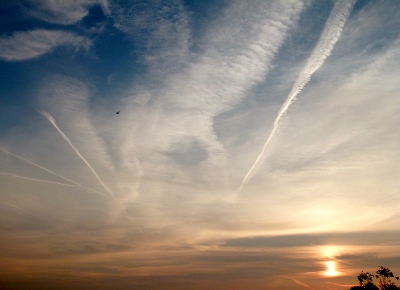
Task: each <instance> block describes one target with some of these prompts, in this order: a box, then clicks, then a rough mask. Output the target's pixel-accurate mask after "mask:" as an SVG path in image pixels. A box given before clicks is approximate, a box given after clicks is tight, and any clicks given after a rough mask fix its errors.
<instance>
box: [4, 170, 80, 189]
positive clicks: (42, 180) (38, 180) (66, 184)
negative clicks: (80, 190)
mask: <svg viewBox="0 0 400 290" xmlns="http://www.w3.org/2000/svg"><path fill="white" fill-rule="evenodd" d="M0 175H7V176H11V177H15V178H21V179H26V180H31V181H37V182H45V183H52V184H58V185H63V186H76V185H75V184H69V183H61V182H56V181H50V180H45V179H37V178H30V177H25V176H21V175H16V174H13V173H8V172H0Z"/></svg>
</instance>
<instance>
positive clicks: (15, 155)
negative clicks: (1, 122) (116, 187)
mask: <svg viewBox="0 0 400 290" xmlns="http://www.w3.org/2000/svg"><path fill="white" fill-rule="evenodd" d="M0 150H1V151H3V152H5V153H7V154H9V155H11V156H14V157H15V158H18V159H20V160H22V161H25V162H26V163H29V164H32V165H34V166H36V167H39V168H40V169H42V170H44V171H46V172H48V173H51V174H53V175H55V176H58V177H60V178H62V179H64V180H66V181H68V182H71V183H72V184H75V185H76V186H78V187H81V188H83V189H86V190H90V191H93V192H95V193H98V194H100V195H103V196H104V194H102V193H101V192H99V191H97V190H94V189H91V188H89V187H86V186H83V185H81V184H79V183H76V182H75V181H72V180H71V179H68V178H66V177H64V176H62V175H59V174H57V173H55V172H53V171H51V170H49V169H47V168H45V167H43V166H40V165H39V164H36V163H34V162H32V161H29V160H27V159H25V158H23V157H21V156H18V155H17V154H14V153H11V152H10V151H8V150H6V149H3V148H1V147H0Z"/></svg>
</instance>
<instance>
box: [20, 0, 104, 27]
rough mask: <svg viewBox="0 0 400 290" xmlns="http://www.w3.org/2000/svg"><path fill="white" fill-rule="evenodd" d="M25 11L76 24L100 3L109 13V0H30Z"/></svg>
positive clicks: (52, 19) (41, 17)
mask: <svg viewBox="0 0 400 290" xmlns="http://www.w3.org/2000/svg"><path fill="white" fill-rule="evenodd" d="M28 3H29V4H28V5H25V6H26V9H25V12H26V13H28V14H30V15H32V16H34V17H37V18H40V19H41V20H44V21H47V22H51V23H58V24H64V25H68V24H74V23H76V22H78V21H79V20H81V19H82V18H83V17H85V16H86V15H87V14H88V9H89V8H90V7H91V6H94V5H100V6H101V7H102V9H103V12H104V13H106V14H108V13H109V8H108V6H109V4H108V1H107V0H74V1H63V0H29V1H28Z"/></svg>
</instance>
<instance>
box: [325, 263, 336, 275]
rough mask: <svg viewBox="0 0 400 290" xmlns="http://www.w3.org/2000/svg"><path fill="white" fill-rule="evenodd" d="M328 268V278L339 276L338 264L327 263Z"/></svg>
mask: <svg viewBox="0 0 400 290" xmlns="http://www.w3.org/2000/svg"><path fill="white" fill-rule="evenodd" d="M326 266H327V270H326V271H325V275H326V276H330V277H333V276H337V275H339V272H338V271H336V263H335V262H333V261H329V262H326Z"/></svg>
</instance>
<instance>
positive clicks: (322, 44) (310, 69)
mask: <svg viewBox="0 0 400 290" xmlns="http://www.w3.org/2000/svg"><path fill="white" fill-rule="evenodd" d="M354 2H355V1H350V2H347V1H338V2H337V3H336V4H335V7H334V8H333V10H332V12H331V15H330V16H329V18H328V20H327V22H326V25H325V28H324V30H323V32H322V35H321V37H320V40H319V41H318V43H317V45H316V47H315V49H314V51H313V52H312V54H311V56H310V58H309V59H308V61H307V63H306V65H305V67H304V69H303V70H302V71H301V73H300V76H299V77H298V78H297V80H296V82H295V84H294V85H293V87H292V89H291V91H290V93H289V95H288V97H287V99H286V101H285V103H284V104H283V105H282V107H281V109H280V110H279V113H278V116H277V117H276V119H275V121H274V126H273V129H272V131H271V133H270V134H269V136H268V139H267V141H266V142H265V144H264V146H263V148H262V150H261V153H260V154H259V155H258V157H257V159H256V161H255V162H254V164H253V165H252V167H251V168H250V170H249V171H248V172H247V174H246V176H245V177H244V179H243V181H242V183H241V185H240V187H239V189H238V191H240V190H241V188H242V187H243V185H244V184H245V183H246V181H247V180H248V178H250V177H251V174H252V173H253V171H254V170H255V168H256V166H257V164H258V163H259V161H260V160H262V157H263V156H264V152H265V148H266V147H267V145H268V144H269V142H270V141H271V139H272V137H273V136H274V135H275V132H276V131H277V129H278V124H279V121H280V119H281V118H282V116H283V115H284V114H285V112H286V111H287V110H288V109H289V106H290V105H291V103H292V102H293V101H294V100H295V99H296V96H297V95H298V94H299V93H300V92H301V91H302V89H303V88H304V86H305V85H306V84H307V83H308V82H309V81H310V79H311V76H312V75H313V73H314V72H315V71H316V70H318V69H319V68H320V67H321V66H322V65H323V64H324V61H325V59H326V58H327V57H328V56H329V55H330V54H331V52H332V49H333V47H334V45H335V44H336V42H337V41H338V40H339V37H340V35H341V33H342V30H343V26H344V24H345V23H346V20H347V18H348V16H349V14H350V11H351V9H352V7H353V5H354Z"/></svg>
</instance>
